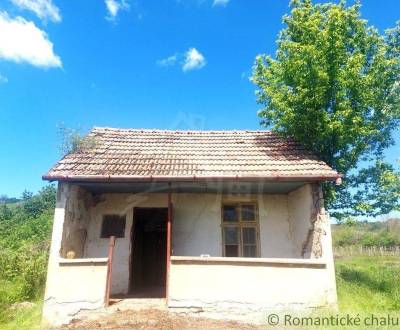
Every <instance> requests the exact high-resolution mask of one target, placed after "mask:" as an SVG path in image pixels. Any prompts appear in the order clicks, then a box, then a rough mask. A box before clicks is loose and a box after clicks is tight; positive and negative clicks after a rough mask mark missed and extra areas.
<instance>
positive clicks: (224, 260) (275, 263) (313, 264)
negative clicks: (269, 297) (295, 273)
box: [171, 256, 326, 268]
mask: <svg viewBox="0 0 400 330" xmlns="http://www.w3.org/2000/svg"><path fill="white" fill-rule="evenodd" d="M171 263H172V264H223V265H232V266H235V265H247V266H270V267H291V268H326V260H325V259H296V258H228V257H183V256H171Z"/></svg>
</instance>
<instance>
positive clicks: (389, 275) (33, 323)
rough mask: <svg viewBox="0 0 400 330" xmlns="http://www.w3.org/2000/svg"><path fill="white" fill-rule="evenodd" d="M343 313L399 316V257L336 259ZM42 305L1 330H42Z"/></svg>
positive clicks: (3, 316)
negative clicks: (40, 325)
mask: <svg viewBox="0 0 400 330" xmlns="http://www.w3.org/2000/svg"><path fill="white" fill-rule="evenodd" d="M335 268H336V281H337V290H338V300H339V310H340V314H345V313H349V314H352V315H355V314H358V313H359V314H360V316H362V315H367V314H368V313H374V314H377V315H385V314H386V313H390V314H393V315H399V311H400V284H399V283H400V258H398V257H347V258H341V259H337V260H335ZM41 308H42V306H41V302H37V303H36V305H35V306H34V307H33V308H29V309H21V310H11V309H3V311H0V330H17V329H18V330H25V329H26V330H28V329H29V330H35V329H39V324H40V318H41V315H40V314H41Z"/></svg>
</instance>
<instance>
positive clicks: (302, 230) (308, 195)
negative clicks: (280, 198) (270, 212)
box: [288, 184, 313, 258]
mask: <svg viewBox="0 0 400 330" xmlns="http://www.w3.org/2000/svg"><path fill="white" fill-rule="evenodd" d="M312 203H313V201H312V192H311V185H310V184H306V185H304V186H302V187H300V188H298V189H296V190H294V191H292V192H290V193H289V194H288V211H289V223H290V228H291V233H292V244H293V257H294V258H301V252H302V247H303V243H304V242H305V240H306V238H307V233H308V230H309V229H310V227H311V223H310V219H311V212H312V207H313V205H312Z"/></svg>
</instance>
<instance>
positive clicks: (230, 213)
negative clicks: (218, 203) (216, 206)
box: [223, 205, 238, 222]
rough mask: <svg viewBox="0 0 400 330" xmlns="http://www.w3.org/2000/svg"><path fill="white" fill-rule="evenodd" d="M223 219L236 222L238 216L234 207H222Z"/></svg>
mask: <svg viewBox="0 0 400 330" xmlns="http://www.w3.org/2000/svg"><path fill="white" fill-rule="evenodd" d="M223 213H224V214H223V219H224V221H228V222H237V221H238V214H237V208H236V206H235V205H224V207H223Z"/></svg>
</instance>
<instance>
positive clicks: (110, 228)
mask: <svg viewBox="0 0 400 330" xmlns="http://www.w3.org/2000/svg"><path fill="white" fill-rule="evenodd" d="M125 222H126V217H125V216H119V215H105V216H103V223H102V225H101V234H100V237H101V238H109V237H110V236H115V237H119V238H121V237H124V232H125Z"/></svg>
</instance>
